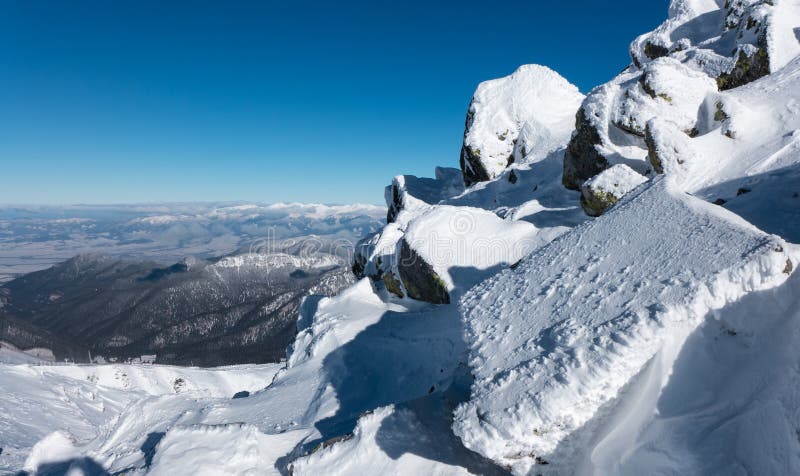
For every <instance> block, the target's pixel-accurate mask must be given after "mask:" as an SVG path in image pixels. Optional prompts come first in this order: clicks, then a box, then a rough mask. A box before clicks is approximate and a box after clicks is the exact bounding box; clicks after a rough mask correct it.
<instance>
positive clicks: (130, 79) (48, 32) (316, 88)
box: [0, 0, 668, 204]
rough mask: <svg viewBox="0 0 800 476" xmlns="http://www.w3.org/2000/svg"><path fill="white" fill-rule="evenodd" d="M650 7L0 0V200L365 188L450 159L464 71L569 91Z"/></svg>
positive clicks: (653, 11)
mask: <svg viewBox="0 0 800 476" xmlns="http://www.w3.org/2000/svg"><path fill="white" fill-rule="evenodd" d="M667 4H668V2H667V0H656V1H647V2H642V1H641V0H615V1H611V2H606V1H598V0H591V1H589V0H587V1H578V0H576V1H563V2H544V1H534V0H519V1H506V2H504V1H471V0H463V1H441V2H436V1H425V2H422V1H419V2H401V1H395V2H389V1H382V0H371V1H364V2H352V1H347V0H344V1H336V2H334V1H330V2H322V1H320V2H309V1H303V0H297V1H293V0H287V1H281V2H278V1H255V0H253V1H223V0H219V1H202V0H200V1H185V2H182V1H169V2H166V1H149V0H136V1H123V0H119V1H117V0H115V1H106V0H103V1H80V0H75V1H62V0H52V1H36V2H33V1H27V0H6V1H0V203H50V204H66V203H121V202H150V201H194V200H203V201H206V200H253V201H262V202H278V201H303V202H326V203H346V202H368V203H381V202H382V193H383V187H384V185H385V184H387V183H388V182H389V181H390V180H391V178H392V176H394V175H397V174H401V173H408V174H415V175H425V176H430V175H431V174H432V173H433V168H434V166H436V165H446V166H452V167H457V166H458V153H459V149H460V142H461V136H462V133H463V123H464V113H465V111H466V108H467V105H468V104H469V100H470V96H471V94H472V92H473V91H474V89H475V87H476V85H477V84H478V83H479V82H480V81H482V80H485V79H490V78H494V77H499V76H505V75H507V74H510V73H511V72H512V71H513V70H514V69H515V68H516V67H517V66H518V65H520V64H524V63H540V64H544V65H548V66H550V67H552V68H553V69H555V70H556V71H558V72H560V73H561V74H562V75H564V76H565V77H566V78H567V79H569V80H570V81H572V82H573V83H575V84H576V85H578V87H579V88H580V89H581V90H582V91H583V92H586V91H588V90H589V89H591V88H592V87H593V86H595V85H597V84H600V83H602V82H605V81H607V80H609V79H610V78H612V77H613V76H614V75H615V74H616V73H618V72H619V71H620V70H621V69H622V68H623V67H625V66H626V65H627V64H628V63H629V62H630V59H629V57H628V53H627V50H628V45H629V43H630V41H631V40H633V38H634V37H635V36H637V35H638V34H640V33H643V32H645V31H647V30H649V29H652V28H653V27H654V26H656V25H657V24H659V23H660V22H661V21H662V20H663V18H664V17H665V16H666V10H667Z"/></svg>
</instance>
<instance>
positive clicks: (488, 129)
mask: <svg viewBox="0 0 800 476" xmlns="http://www.w3.org/2000/svg"><path fill="white" fill-rule="evenodd" d="M582 99H583V95H581V93H580V92H579V91H578V88H576V87H575V86H573V85H572V84H570V83H569V82H568V81H567V80H566V79H564V78H563V77H561V76H560V75H558V73H556V72H554V71H552V70H551V69H549V68H546V67H543V66H538V65H524V66H520V67H519V69H517V70H516V71H515V72H514V73H513V74H512V75H510V76H506V77H504V78H500V79H495V80H491V81H486V82H483V83H481V84H480V85H479V86H478V89H477V90H476V91H475V94H474V96H473V97H472V101H470V105H469V110H468V111H467V118H466V121H465V126H464V142H463V145H462V147H461V156H460V160H459V162H460V165H461V171H462V173H463V178H464V183H465V184H466V185H467V186H469V185H472V184H475V183H477V182H485V181H488V180H491V179H493V178H495V177H497V176H498V175H500V174H501V173H502V172H503V171H504V170H505V169H506V167H508V166H509V165H510V164H512V163H514V162H515V161H516V160H518V159H519V158H521V157H525V156H527V155H530V154H531V153H532V152H534V151H535V150H536V149H542V150H544V149H548V148H552V147H554V146H558V145H560V144H563V142H564V140H566V138H568V137H569V133H570V131H571V129H572V116H573V115H574V113H575V110H577V108H578V106H580V102H581V100H582ZM526 124H532V125H531V126H529V127H528V128H527V132H526V134H525V138H524V141H525V144H524V146H523V147H522V148H521V149H520V148H518V147H517V140H518V138H519V137H520V131H521V130H523V129H524V128H525V126H526Z"/></svg>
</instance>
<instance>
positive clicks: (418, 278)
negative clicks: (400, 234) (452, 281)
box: [397, 239, 450, 304]
mask: <svg viewBox="0 0 800 476" xmlns="http://www.w3.org/2000/svg"><path fill="white" fill-rule="evenodd" d="M397 268H398V269H397V270H398V273H399V274H400V279H401V280H402V281H403V285H404V286H405V288H406V292H407V293H408V297H410V298H412V299H416V300H418V301H425V302H430V303H433V304H450V294H449V293H448V292H447V286H446V285H445V283H444V281H442V278H440V277H439V275H438V274H436V271H434V270H433V267H432V266H431V265H430V264H428V263H427V262H426V261H425V260H424V259H422V257H421V256H420V255H419V254H418V253H417V252H416V251H414V249H413V248H411V246H410V245H409V244H408V242H407V241H406V240H405V239H403V241H402V242H401V244H400V261H399V263H398V266H397Z"/></svg>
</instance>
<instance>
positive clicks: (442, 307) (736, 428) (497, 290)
mask: <svg viewBox="0 0 800 476" xmlns="http://www.w3.org/2000/svg"><path fill="white" fill-rule="evenodd" d="M798 11H800V4H798V2H796V1H790V0H780V1H779V0H774V1H768V2H767V1H754V0H737V1H732V2H728V4H727V5H726V4H725V3H724V2H717V1H713V0H674V1H673V2H672V4H671V6H670V12H669V18H668V20H667V21H666V22H665V24H664V25H662V26H660V27H659V28H658V29H656V30H655V31H654V32H652V33H649V34H646V35H643V36H642V37H640V38H638V39H636V40H635V41H634V42H633V44H632V47H631V54H632V56H633V59H634V64H633V65H631V66H630V67H629V68H628V69H627V70H626V71H624V72H623V73H622V74H621V75H620V76H619V77H618V78H615V79H614V80H612V81H611V82H609V83H608V84H605V85H601V86H599V87H598V88H596V89H595V90H593V91H591V92H589V93H588V95H587V96H586V97H583V96H582V95H580V94H579V93H577V89H576V88H574V86H571V85H570V84H569V83H568V82H567V81H566V80H564V79H563V78H560V77H558V76H557V73H555V72H553V71H551V70H549V69H546V68H544V67H539V66H536V67H531V66H525V67H522V68H520V69H519V70H518V71H517V72H515V73H514V74H513V75H511V76H509V77H507V78H501V79H498V80H493V81H491V82H489V83H485V84H484V85H482V86H481V87H479V88H478V92H477V93H476V99H475V100H473V102H472V105H471V106H470V111H469V113H468V117H470V118H472V120H471V121H469V120H468V124H467V126H468V127H467V131H466V133H465V150H466V149H470V150H466V152H462V164H461V165H462V170H456V169H444V168H442V169H438V170H437V173H436V178H433V179H421V178H416V177H411V176H400V177H397V178H395V179H394V180H393V182H392V185H391V186H390V187H389V188H388V190H387V194H386V195H387V205H389V217H388V218H389V221H390V223H388V224H387V226H386V227H385V228H384V229H383V230H382V231H381V232H379V233H378V234H376V235H374V236H372V237H368V238H367V239H366V240H365V241H364V242H363V243H362V244H361V245H360V246H359V249H358V250H357V253H358V254H357V256H356V260H355V262H356V266H354V268H357V272H358V273H360V274H361V275H363V276H364V277H363V278H362V279H361V280H359V281H358V282H357V284H355V285H354V286H353V287H351V288H349V289H347V290H346V291H344V292H343V293H341V294H340V295H339V296H336V297H332V298H320V297H308V298H306V300H305V301H304V304H303V306H302V309H301V312H300V315H299V316H298V335H297V338H296V339H295V342H294V344H293V345H292V346H291V347H290V349H289V350H288V359H287V361H286V363H285V364H284V365H281V366H278V365H275V366H242V367H236V368H227V369H226V368H221V369H182V368H173V367H160V366H121V365H110V366H64V365H41V364H38V363H35V362H34V363H32V362H24V361H23V362H20V360H24V359H22V358H19V357H18V358H17V360H16V363H13V364H3V365H2V366H0V379H1V380H0V381H2V384H3V388H4V390H5V389H6V388H12V389H14V390H12V391H11V392H4V393H3V394H2V396H0V406H2V407H3V415H2V417H0V418H2V419H1V420H0V447H3V452H2V454H0V471H11V472H12V473H13V472H15V471H17V470H25V471H28V472H30V473H32V474H47V472H48V471H50V470H51V469H52V468H61V469H64V468H70V467H71V468H73V469H74V470H76V471H78V470H80V469H83V470H84V473H85V474H97V473H92V472H91V471H96V472H97V471H100V473H99V474H104V473H103V472H108V473H111V474H115V473H123V474H169V475H170V476H177V475H184V474H185V475H190V474H191V475H198V474H253V475H255V474H258V475H261V474H293V475H306V474H307V475H319V474H326V475H327V474H334V475H363V474H434V475H456V474H458V475H460V474H509V473H510V474H516V475H527V474H532V475H535V474H603V475H605V474H607V475H618V474H622V475H641V474H680V475H687V474H688V475H694V474H697V475H701V474H702V475H706V474H721V475H722V474H724V475H730V474H768V475H772V474H775V475H784V474H800V440H799V439H798V437H797V434H798V432H799V431H800V397H798V396H797V395H798V394H797V392H796V389H797V388H798V385H800V365H799V364H800V350H798V349H800V306H798V304H800V302H798V300H800V281H798V280H799V279H800V278H798V275H797V273H796V272H795V269H796V267H797V265H798V263H799V262H800V248H798V246H797V245H795V244H794V243H798V242H800V172H798V171H800V150H798V148H799V147H800V145H798V137H800V132H798V130H800V59H798V58H797V55H798V53H800V44H799V43H798V41H797V37H796V36H795V34H794V32H795V30H796V28H798V27H800V15H798V14H797V12H798ZM731 52H733V54H732V53H731ZM742 55H744V56H742ZM743 57H744V58H745V60H747V61H744V62H743V61H741V59H742V58H743ZM765 57H766V58H768V64H767V65H766V66H765V65H764V64H760V65H759V64H758V61H760V60H763V58H765ZM737 68H738V69H737ZM532 88H534V89H535V88H541V90H533V91H532V90H531V89H532ZM487 91H488V92H487ZM546 98H560V99H561V100H560V101H545V99H546ZM524 101H529V103H525V104H521V103H522V102H524ZM483 108H488V109H486V110H484V109H483ZM492 108H494V110H492ZM542 108H546V109H547V111H548V114H546V115H539V114H538V113H537V111H540V110H541V109H542ZM576 116H577V119H578V121H577V124H572V122H571V121H570V124H571V125H573V126H576V129H575V130H573V129H572V127H566V126H565V125H564V124H565V119H564V118H565V117H570V118H571V117H576ZM483 150H486V151H487V153H486V154H485V155H484V154H483V153H475V152H476V151H483ZM489 152H491V153H489ZM505 156H508V157H513V160H505ZM498 159H503V160H505V162H504V163H503V160H498ZM483 160H485V161H486V162H485V163H484V162H482V161H483ZM481 170H483V171H484V172H486V174H484V175H485V176H481V173H478V172H480V171H481ZM631 172H633V173H634V174H635V175H632V174H631ZM462 174H463V175H462ZM587 175H588V176H587ZM464 178H467V182H468V183H469V185H468V186H466V187H465V186H464V185H463V183H464ZM565 185H567V186H569V188H567V187H565ZM590 212H591V213H590ZM590 214H591V215H593V216H594V215H599V216H598V217H597V218H593V217H590V216H589V215H590ZM409 256H411V257H413V258H414V260H412V261H413V262H411V263H408V262H404V259H403V258H408V257H409ZM420 263H423V264H420ZM422 285H428V286H429V288H424V286H422ZM409 296H412V297H414V296H416V297H417V298H418V299H412V297H409ZM419 298H426V299H427V300H430V301H435V302H439V304H432V303H429V302H423V301H421V300H420V299H419ZM9 361H10V360H9ZM120 372H121V373H124V374H125V375H126V376H127V378H128V380H125V379H122V380H120V377H119V373H120ZM92 376H94V377H92ZM178 378H181V379H182V380H183V382H184V386H177V387H180V388H178V390H176V385H175V382H176V379H178ZM124 381H127V382H129V383H128V386H127V387H123V384H122V383H121V382H124ZM189 383H191V384H189ZM241 391H248V392H249V395H247V396H246V397H244V398H236V399H234V398H232V397H233V395H234V394H235V393H237V392H241ZM240 396H242V394H240ZM21 409H25V410H24V411H22V410H21ZM87 468H88V469H87ZM75 474H80V473H75Z"/></svg>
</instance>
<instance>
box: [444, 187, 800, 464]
mask: <svg viewBox="0 0 800 476" xmlns="http://www.w3.org/2000/svg"><path fill="white" fill-rule="evenodd" d="M633 195H634V196H629V197H627V198H626V199H625V201H624V202H622V203H621V204H619V205H617V206H616V207H614V208H613V209H612V211H611V212H609V213H608V214H606V215H604V216H603V217H601V218H599V219H597V220H595V221H593V222H591V223H589V224H587V225H584V226H582V227H580V228H577V229H575V230H573V231H572V232H571V233H568V234H567V235H565V236H564V237H562V239H559V240H556V241H555V242H553V243H552V244H551V245H549V246H547V247H545V248H542V249H541V250H540V251H538V252H536V253H533V254H532V255H531V256H530V257H528V258H526V259H525V261H524V262H523V264H522V265H521V266H520V267H519V268H518V269H517V270H509V271H505V272H503V273H500V274H499V275H497V276H496V277H494V278H492V279H490V280H487V281H486V282H485V283H483V284H481V285H480V286H478V287H476V288H474V289H473V290H471V291H470V292H469V293H468V294H467V295H465V296H464V298H463V299H462V301H461V308H462V311H463V313H464V315H465V318H466V320H467V322H468V325H469V338H468V339H469V341H470V342H471V358H470V363H471V368H472V369H473V372H474V374H475V377H476V382H475V384H474V385H473V388H472V397H471V400H470V402H469V403H466V404H464V405H462V406H461V407H460V408H459V409H458V411H457V412H456V422H455V424H454V429H455V431H456V433H457V434H458V435H459V436H460V437H461V438H462V440H463V441H464V442H465V444H466V445H467V446H468V447H470V448H471V449H473V450H476V451H478V452H479V453H481V454H484V455H485V456H487V457H490V458H492V459H493V460H495V461H498V462H501V463H503V464H505V465H509V466H511V467H512V468H514V472H515V473H517V474H527V473H528V472H530V471H532V468H533V466H534V465H536V461H537V460H536V458H537V457H539V458H542V459H544V460H546V461H547V462H549V463H550V464H549V465H547V466H546V467H544V466H543V467H542V468H536V471H537V472H541V471H545V470H547V471H555V472H556V473H557V472H558V471H559V469H560V470H562V471H567V470H568V469H569V468H574V467H575V466H574V464H575V460H574V459H573V458H575V452H576V451H577V449H576V448H581V446H582V445H584V444H585V443H586V442H585V441H581V439H580V438H581V436H582V435H590V434H591V432H592V426H593V425H595V424H596V421H597V420H598V419H602V416H603V413H604V412H605V411H607V410H608V409H607V408H606V405H608V404H610V403H613V402H614V400H615V399H616V398H617V397H618V396H619V394H620V393H621V391H622V390H623V388H624V387H625V386H626V385H627V384H629V383H630V382H631V380H632V379H633V378H634V377H635V376H636V375H637V374H638V373H639V372H641V371H642V369H644V368H645V366H646V365H648V362H650V361H651V359H653V357H654V356H656V355H657V354H659V353H663V352H667V351H668V349H669V347H670V346H673V345H677V346H678V347H680V345H681V343H682V342H683V341H684V340H685V339H686V337H687V336H688V335H689V334H690V333H691V332H692V331H693V330H694V329H695V328H696V327H697V326H698V325H699V324H701V322H702V321H703V319H704V318H706V316H708V315H709V314H710V313H712V312H713V311H715V310H718V309H721V308H723V307H724V306H726V305H728V304H729V303H731V302H735V301H737V300H739V299H740V298H741V297H743V296H744V295H746V294H747V293H750V292H754V291H760V290H764V289H770V288H773V287H776V286H778V285H780V284H781V283H782V282H783V281H785V279H786V278H787V277H788V274H787V273H785V272H784V271H785V269H786V267H787V260H788V259H790V258H789V256H788V254H787V245H786V244H785V243H784V242H783V241H782V240H780V239H779V238H777V237H773V236H769V235H766V234H764V233H763V232H761V231H759V230H758V229H756V228H755V227H753V226H751V225H749V224H748V223H746V222H745V221H744V220H742V219H740V218H739V217H737V216H735V215H733V214H731V213H728V212H726V211H724V210H722V209H719V208H717V207H715V206H713V205H710V204H708V203H706V202H703V201H701V200H698V199H695V198H692V197H690V196H688V195H685V194H684V193H683V192H681V191H680V190H679V189H678V188H677V186H676V185H675V184H674V183H672V182H671V181H670V180H665V179H658V180H657V181H656V182H655V183H653V184H652V185H651V186H649V187H646V188H645V189H644V190H642V191H641V192H638V193H636V194H633ZM667 364H668V362H667ZM668 369H669V365H666V370H667V374H666V375H664V376H663V377H664V378H666V377H667V376H668Z"/></svg>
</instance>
